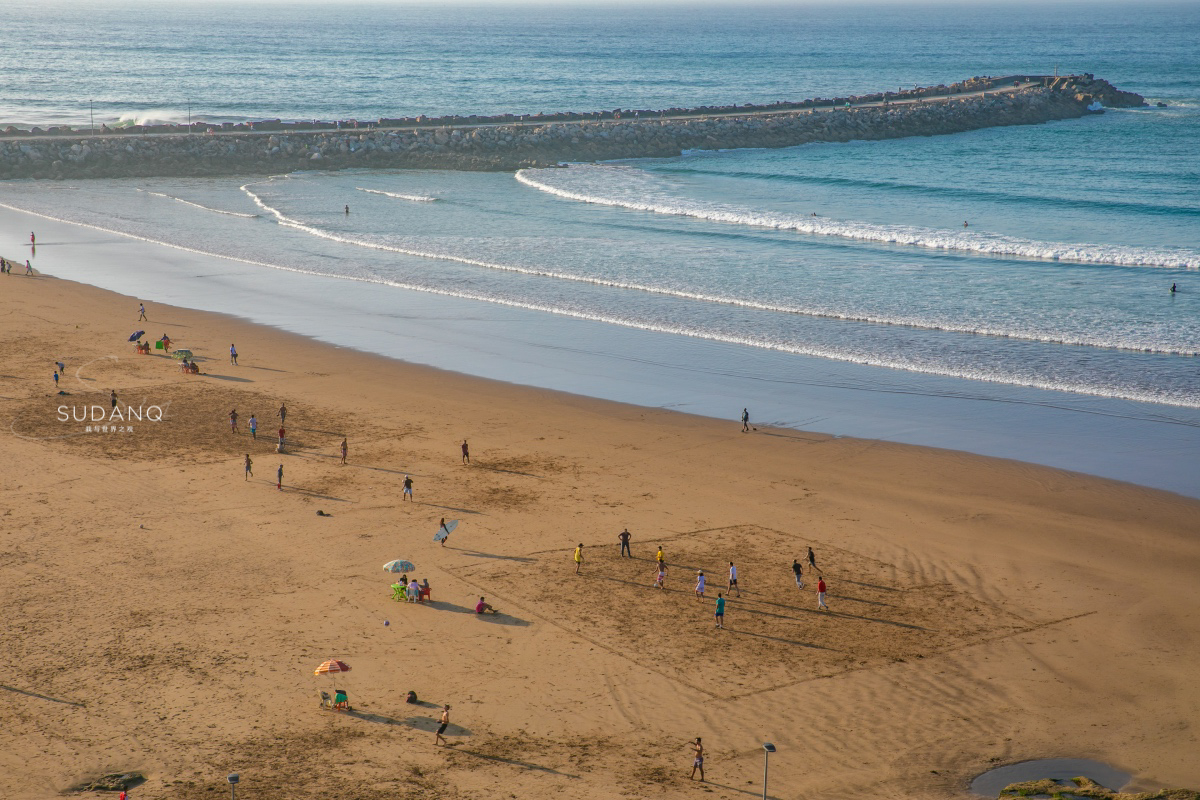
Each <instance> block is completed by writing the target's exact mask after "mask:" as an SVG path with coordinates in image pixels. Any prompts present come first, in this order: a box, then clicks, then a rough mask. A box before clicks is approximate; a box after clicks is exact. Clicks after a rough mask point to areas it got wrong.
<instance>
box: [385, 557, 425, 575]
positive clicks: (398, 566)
mask: <svg viewBox="0 0 1200 800" xmlns="http://www.w3.org/2000/svg"><path fill="white" fill-rule="evenodd" d="M416 569H417V565H416V564H414V563H413V562H411V561H405V560H404V559H402V558H397V559H396V560H395V561H389V562H387V563H386V564H384V565H383V571H384V572H416Z"/></svg>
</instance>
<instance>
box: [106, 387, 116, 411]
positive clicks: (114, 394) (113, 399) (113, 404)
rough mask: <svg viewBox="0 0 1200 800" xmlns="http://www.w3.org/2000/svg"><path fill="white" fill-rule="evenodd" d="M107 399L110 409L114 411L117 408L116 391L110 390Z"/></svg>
mask: <svg viewBox="0 0 1200 800" xmlns="http://www.w3.org/2000/svg"><path fill="white" fill-rule="evenodd" d="M108 399H109V400H110V401H111V402H112V407H113V408H114V409H115V408H116V407H117V390H116V389H113V390H112V392H111V393H110V394H109V396H108Z"/></svg>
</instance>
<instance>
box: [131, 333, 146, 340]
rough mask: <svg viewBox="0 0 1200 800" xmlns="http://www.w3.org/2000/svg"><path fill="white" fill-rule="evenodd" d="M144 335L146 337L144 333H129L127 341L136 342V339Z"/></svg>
mask: <svg viewBox="0 0 1200 800" xmlns="http://www.w3.org/2000/svg"><path fill="white" fill-rule="evenodd" d="M145 335H146V332H145V331H137V332H135V333H131V334H129V341H131V342H136V341H137V340H138V339H140V338H142V337H143V336H145Z"/></svg>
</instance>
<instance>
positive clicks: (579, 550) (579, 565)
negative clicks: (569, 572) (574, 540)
mask: <svg viewBox="0 0 1200 800" xmlns="http://www.w3.org/2000/svg"><path fill="white" fill-rule="evenodd" d="M581 569H583V542H580V543H579V546H578V547H576V548H575V574H576V575H578V574H579V570H581Z"/></svg>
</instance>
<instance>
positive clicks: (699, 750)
mask: <svg viewBox="0 0 1200 800" xmlns="http://www.w3.org/2000/svg"><path fill="white" fill-rule="evenodd" d="M718 602H719V601H718ZM718 627H720V626H718ZM692 750H693V751H694V753H695V756H694V757H693V758H692V776H691V780H693V781H694V780H696V770H700V781H701V782H703V781H704V745H702V744H700V737H699V736H697V737H696V741H694V742H692Z"/></svg>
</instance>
